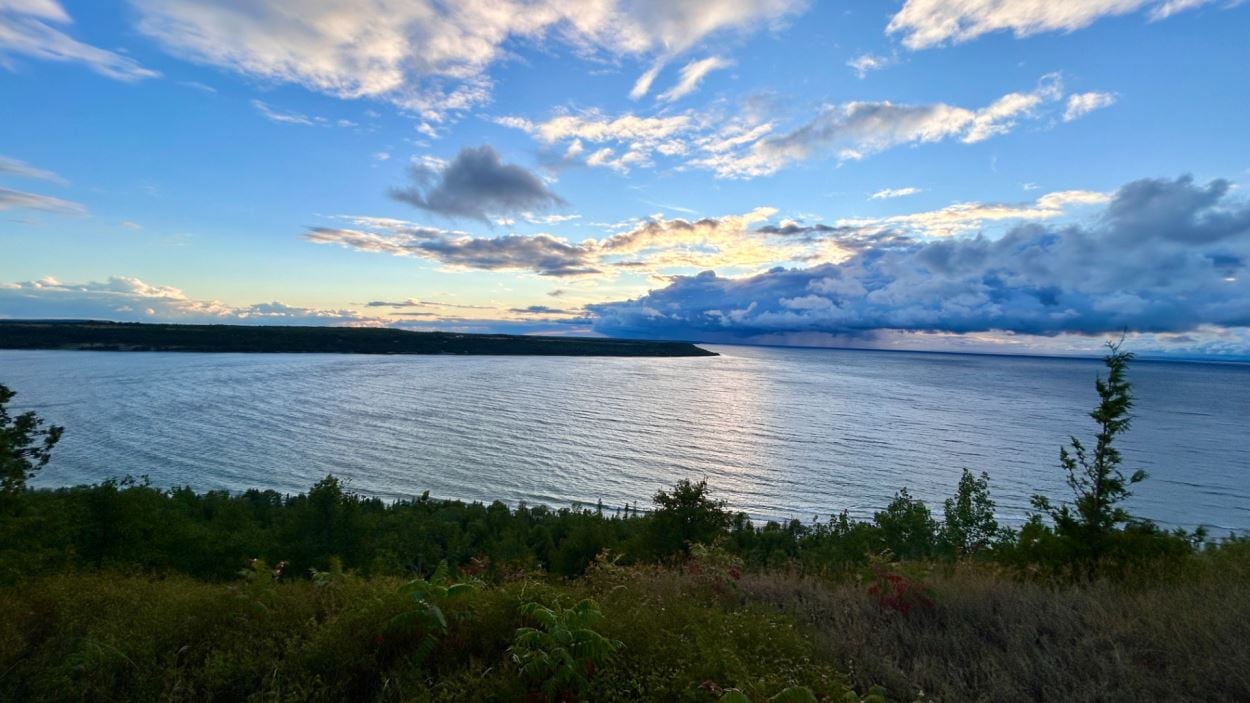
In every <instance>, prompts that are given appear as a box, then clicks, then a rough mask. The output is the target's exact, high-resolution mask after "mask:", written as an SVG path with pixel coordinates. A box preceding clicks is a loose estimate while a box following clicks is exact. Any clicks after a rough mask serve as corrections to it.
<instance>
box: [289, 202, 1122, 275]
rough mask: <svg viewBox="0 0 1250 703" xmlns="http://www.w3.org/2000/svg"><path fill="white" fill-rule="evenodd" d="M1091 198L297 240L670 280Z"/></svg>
mask: <svg viewBox="0 0 1250 703" xmlns="http://www.w3.org/2000/svg"><path fill="white" fill-rule="evenodd" d="M1109 198H1110V196H1108V195H1107V194H1104V193H1097V192H1092V191H1082V190H1070V191H1059V192H1054V193H1048V194H1046V195H1043V196H1041V197H1040V198H1037V199H1036V200H1034V201H1031V202H1027V203H977V202H969V203H955V204H953V205H949V206H947V207H945V208H941V209H938V210H929V211H921V212H914V213H909V214H903V215H891V216H886V217H877V218H843V219H840V220H837V221H836V222H835V223H834V224H832V225H826V224H821V223H818V224H812V225H807V224H803V223H801V222H798V221H795V220H791V219H782V220H780V221H779V222H777V223H775V224H774V223H772V219H773V218H774V216H776V214H777V211H776V210H775V209H774V208H770V207H758V208H754V209H752V210H749V211H747V212H744V213H740V214H731V215H723V216H720V217H704V218H701V219H683V218H673V219H669V218H665V217H662V216H659V215H655V216H652V217H650V218H646V219H642V220H635V221H631V222H627V223H618V224H615V225H600V226H603V227H604V228H606V229H607V230H608V232H609V233H608V234H606V235H605V236H603V237H602V238H599V239H594V238H588V239H585V240H583V241H580V242H576V243H572V242H569V241H566V240H564V239H560V238H558V237H553V236H552V235H550V234H537V235H518V234H511V235H508V236H503V237H477V236H474V235H472V234H469V233H466V232H462V231H458V230H441V229H436V228H431V227H427V226H424V225H418V224H415V223H412V222H408V221H406V220H396V219H392V218H382V217H365V216H358V215H347V216H337V217H335V218H334V219H337V220H343V221H345V222H348V223H350V224H351V225H352V227H313V228H310V229H309V230H308V231H307V232H305V233H304V238H305V239H307V240H308V241H311V242H314V243H317V244H336V245H339V246H342V247H345V248H348V249H353V250H356V251H364V252H372V253H381V254H388V255H392V256H409V257H416V258H420V259H425V260H429V261H436V262H439V263H442V264H444V265H446V266H449V267H452V268H455V269H474V270H487V271H521V272H529V273H536V274H539V275H544V276H591V275H598V276H612V275H615V274H617V273H622V272H628V273H630V274H634V275H638V276H642V275H655V276H660V275H669V274H672V273H678V272H692V271H699V270H703V269H708V268H715V269H719V270H722V271H736V272H755V271H762V270H765V269H767V268H770V267H773V266H776V265H777V264H779V263H786V262H790V263H811V262H815V261H841V260H844V259H846V258H847V257H849V256H851V255H852V254H854V253H856V252H859V251H864V250H867V249H872V248H889V247H899V246H905V245H910V244H913V243H915V242H916V241H918V240H920V239H927V238H935V237H951V236H956V235H959V234H965V233H968V232H972V231H975V230H977V229H980V228H983V227H987V226H989V225H999V224H1004V223H1009V222H1023V221H1041V220H1053V219H1058V218H1060V217H1064V216H1066V215H1069V214H1070V213H1071V211H1072V209H1073V208H1075V207H1079V206H1088V205H1092V204H1105V203H1106V202H1107V201H1108V200H1109Z"/></svg>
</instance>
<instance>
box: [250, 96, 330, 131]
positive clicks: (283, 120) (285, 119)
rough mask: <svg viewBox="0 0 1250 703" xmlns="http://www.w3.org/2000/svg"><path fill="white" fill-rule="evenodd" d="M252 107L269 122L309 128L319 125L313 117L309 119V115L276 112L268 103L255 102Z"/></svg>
mask: <svg viewBox="0 0 1250 703" xmlns="http://www.w3.org/2000/svg"><path fill="white" fill-rule="evenodd" d="M252 107H254V108H256V111H257V112H259V113H260V114H261V116H262V117H264V118H265V119H267V120H269V121H270V122H277V123H278V124H299V125H307V126H312V125H315V124H317V122H316V121H315V120H314V119H313V118H312V117H309V116H308V115H304V114H300V113H298V112H283V111H281V110H275V109H274V108H272V107H270V106H269V105H268V104H267V103H265V102H264V101H261V100H253V101H252Z"/></svg>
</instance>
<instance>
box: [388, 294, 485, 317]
mask: <svg viewBox="0 0 1250 703" xmlns="http://www.w3.org/2000/svg"><path fill="white" fill-rule="evenodd" d="M365 307H369V308H461V309H468V310H493V309H494V308H492V307H490V306H489V305H465V304H464V303H446V302H441V301H438V300H416V299H415V298H408V299H407V300H401V301H393V300H370V301H369V302H367V303H365ZM391 314H393V315H396V314H400V313H391ZM404 314H410V315H416V314H418V313H404ZM420 314H425V313H420Z"/></svg>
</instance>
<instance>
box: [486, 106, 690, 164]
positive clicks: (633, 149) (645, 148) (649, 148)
mask: <svg viewBox="0 0 1250 703" xmlns="http://www.w3.org/2000/svg"><path fill="white" fill-rule="evenodd" d="M495 121H496V122H497V123H498V124H500V125H503V126H504V127H511V128H513V129H519V130H521V131H523V132H525V133H527V134H529V135H530V136H531V137H533V138H535V139H537V140H538V141H540V142H542V143H543V144H545V145H553V144H557V143H560V142H564V143H567V144H568V148H567V149H566V150H565V152H564V154H563V155H562V156H561V157H560V160H562V161H566V162H568V161H581V162H582V163H585V164H587V165H589V166H606V167H609V168H614V169H616V170H621V171H625V170H628V168H629V167H630V166H649V165H651V164H652V160H651V159H652V156H653V155H654V154H656V153H657V152H658V153H661V154H665V155H677V154H681V153H684V152H685V151H686V149H687V148H688V147H687V145H686V143H685V142H684V141H682V140H681V139H679V137H680V136H681V135H683V134H685V133H688V132H689V131H690V130H691V129H692V128H693V127H694V125H695V121H694V118H693V117H692V116H691V115H689V114H683V115H667V116H664V117H640V116H638V115H632V114H624V115H619V116H616V117H607V116H605V115H604V114H603V113H602V112H599V111H598V110H589V111H586V112H582V113H579V114H576V115H557V116H555V117H552V118H551V119H549V120H546V121H544V122H533V121H531V120H528V119H525V118H522V117H500V118H497V119H496V120H495ZM587 144H590V145H592V148H593V146H594V145H601V144H611V145H612V146H611V147H608V146H604V147H601V148H599V149H595V150H594V151H593V152H591V153H589V154H586V152H587V147H586V145H587ZM584 154H585V155H584ZM583 155H584V156H583Z"/></svg>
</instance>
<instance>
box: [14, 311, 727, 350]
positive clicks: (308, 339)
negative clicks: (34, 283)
mask: <svg viewBox="0 0 1250 703" xmlns="http://www.w3.org/2000/svg"><path fill="white" fill-rule="evenodd" d="M0 349H69V350H80V351H177V352H236V353H239V352H246V353H260V352H265V353H318V354H473V355H482V354H491V355H508V356H518V355H525V356H716V354H715V352H710V351H708V350H706V349H703V348H701V347H697V346H695V345H693V344H687V343H685V342H664V341H652V340H632V339H609V338H598V337H544V336H539V335H511V334H462V333H456V332H410V331H407V330H399V329H393V328H390V327H325V326H320V327H297V326H288V325H175V324H149V323H139V322H103V321H97V320H84V321H58V320H0Z"/></svg>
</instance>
